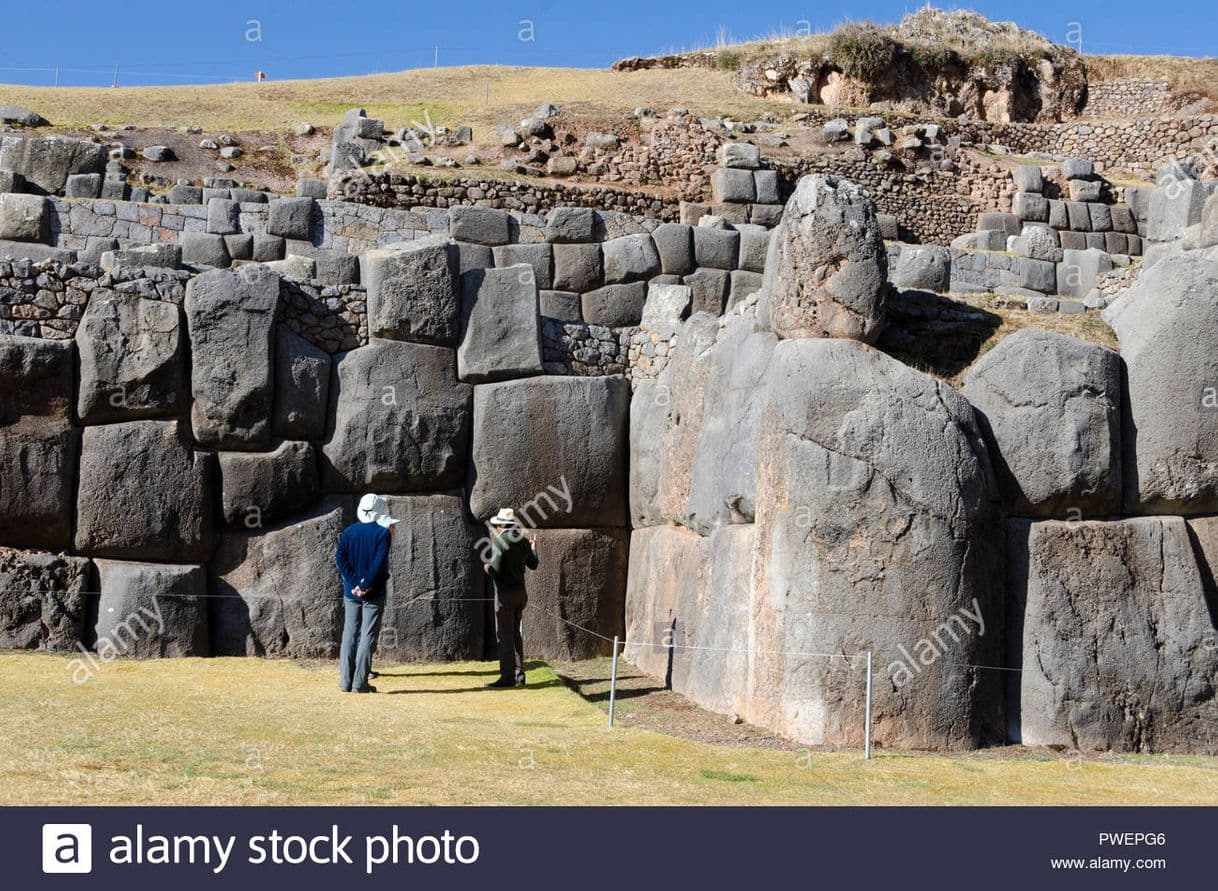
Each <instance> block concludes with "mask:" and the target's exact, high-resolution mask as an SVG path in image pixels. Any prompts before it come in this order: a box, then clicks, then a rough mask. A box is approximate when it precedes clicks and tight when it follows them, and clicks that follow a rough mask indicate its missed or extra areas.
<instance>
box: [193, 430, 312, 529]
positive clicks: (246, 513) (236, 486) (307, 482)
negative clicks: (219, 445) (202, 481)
mask: <svg viewBox="0 0 1218 891" xmlns="http://www.w3.org/2000/svg"><path fill="white" fill-rule="evenodd" d="M217 458H218V461H219V468H220V514H221V516H222V517H223V518H224V522H225V523H227V524H228V525H229V526H240V527H244V528H246V529H260V528H262V526H263V525H264V524H266V523H269V522H272V521H274V520H279V519H282V518H284V517H287V516H290V515H291V514H292V513H293V512H294V511H297V510H301V509H303V508H305V507H308V506H309V505H310V504H312V503H313V502H314V501H315V500H316V499H317V461H316V458H315V457H314V454H313V446H312V445H310V444H309V443H307V442H294V441H290V440H288V441H284V442H281V443H280V444H279V445H278V446H277V447H276V448H274V449H273V450H271V451H269V452H220V453H219V455H218V456H217Z"/></svg>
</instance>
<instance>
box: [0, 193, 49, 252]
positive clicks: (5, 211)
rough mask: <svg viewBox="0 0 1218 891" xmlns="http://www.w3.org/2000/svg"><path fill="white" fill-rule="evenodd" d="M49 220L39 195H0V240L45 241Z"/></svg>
mask: <svg viewBox="0 0 1218 891" xmlns="http://www.w3.org/2000/svg"><path fill="white" fill-rule="evenodd" d="M49 225H50V219H49V214H48V213H47V200H46V199H45V198H43V197H42V196H41V195H14V194H11V193H5V194H0V238H3V239H6V240H11V241H46V237H47V232H48V230H49Z"/></svg>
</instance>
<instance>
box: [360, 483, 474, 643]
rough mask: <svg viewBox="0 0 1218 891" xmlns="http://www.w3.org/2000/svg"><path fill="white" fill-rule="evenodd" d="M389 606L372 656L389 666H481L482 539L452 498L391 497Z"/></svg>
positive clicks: (459, 500)
mask: <svg viewBox="0 0 1218 891" xmlns="http://www.w3.org/2000/svg"><path fill="white" fill-rule="evenodd" d="M389 512H390V514H392V515H393V516H394V517H396V518H397V519H398V520H400V521H401V522H400V523H398V524H397V525H396V526H395V527H394V528H393V540H392V542H391V544H390V551H389V602H388V606H387V607H386V609H385V618H384V622H383V624H382V627H381V639H380V641H379V643H378V644H377V652H378V653H381V654H383V655H384V656H385V658H387V659H421V660H426V661H436V660H449V659H464V660H468V659H481V658H482V657H483V655H484V653H483V644H484V641H485V620H484V617H485V615H486V605H487V604H486V601H485V600H483V599H482V598H484V597H486V596H487V595H486V590H485V581H484V579H485V576H484V575H483V572H482V565H481V562H480V560H479V556H480V547H479V542H480V540H481V539H483V538H484V536H485V535H486V531H485V530H484V529H481V528H479V527H478V526H475V525H474V524H473V523H471V522H470V521H469V520H468V519H467V516H466V512H465V505H464V499H463V498H461V497H460V496H458V495H448V494H436V495H394V496H391V497H390V498H389Z"/></svg>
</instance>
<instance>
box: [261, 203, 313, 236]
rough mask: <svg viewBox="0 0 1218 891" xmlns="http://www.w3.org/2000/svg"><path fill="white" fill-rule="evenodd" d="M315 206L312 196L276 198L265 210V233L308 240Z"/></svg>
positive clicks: (311, 234)
mask: <svg viewBox="0 0 1218 891" xmlns="http://www.w3.org/2000/svg"><path fill="white" fill-rule="evenodd" d="M316 207H317V202H316V201H314V200H313V199H312V198H276V199H275V200H274V201H272V202H271V204H270V209H269V210H268V211H267V218H266V231H267V234H268V235H278V236H280V237H282V238H298V239H300V240H301V241H309V240H310V239H311V238H312V236H313V210H314V208H316Z"/></svg>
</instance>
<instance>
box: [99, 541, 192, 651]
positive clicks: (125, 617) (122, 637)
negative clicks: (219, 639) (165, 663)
mask: <svg viewBox="0 0 1218 891" xmlns="http://www.w3.org/2000/svg"><path fill="white" fill-rule="evenodd" d="M96 563H97V577H98V583H99V586H98V590H99V591H100V594H99V596H98V601H97V629H96V636H97V655H98V658H100V659H105V660H108V659H112V658H114V657H118V656H123V657H129V658H138V659H150V658H157V657H167V656H207V655H210V652H211V651H210V647H209V645H208V631H207V598H206V594H207V576H206V574H205V573H204V572H203V567H202V566H181V565H178V566H173V565H167V564H164V563H130V562H126V561H119V560H98V561H96Z"/></svg>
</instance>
